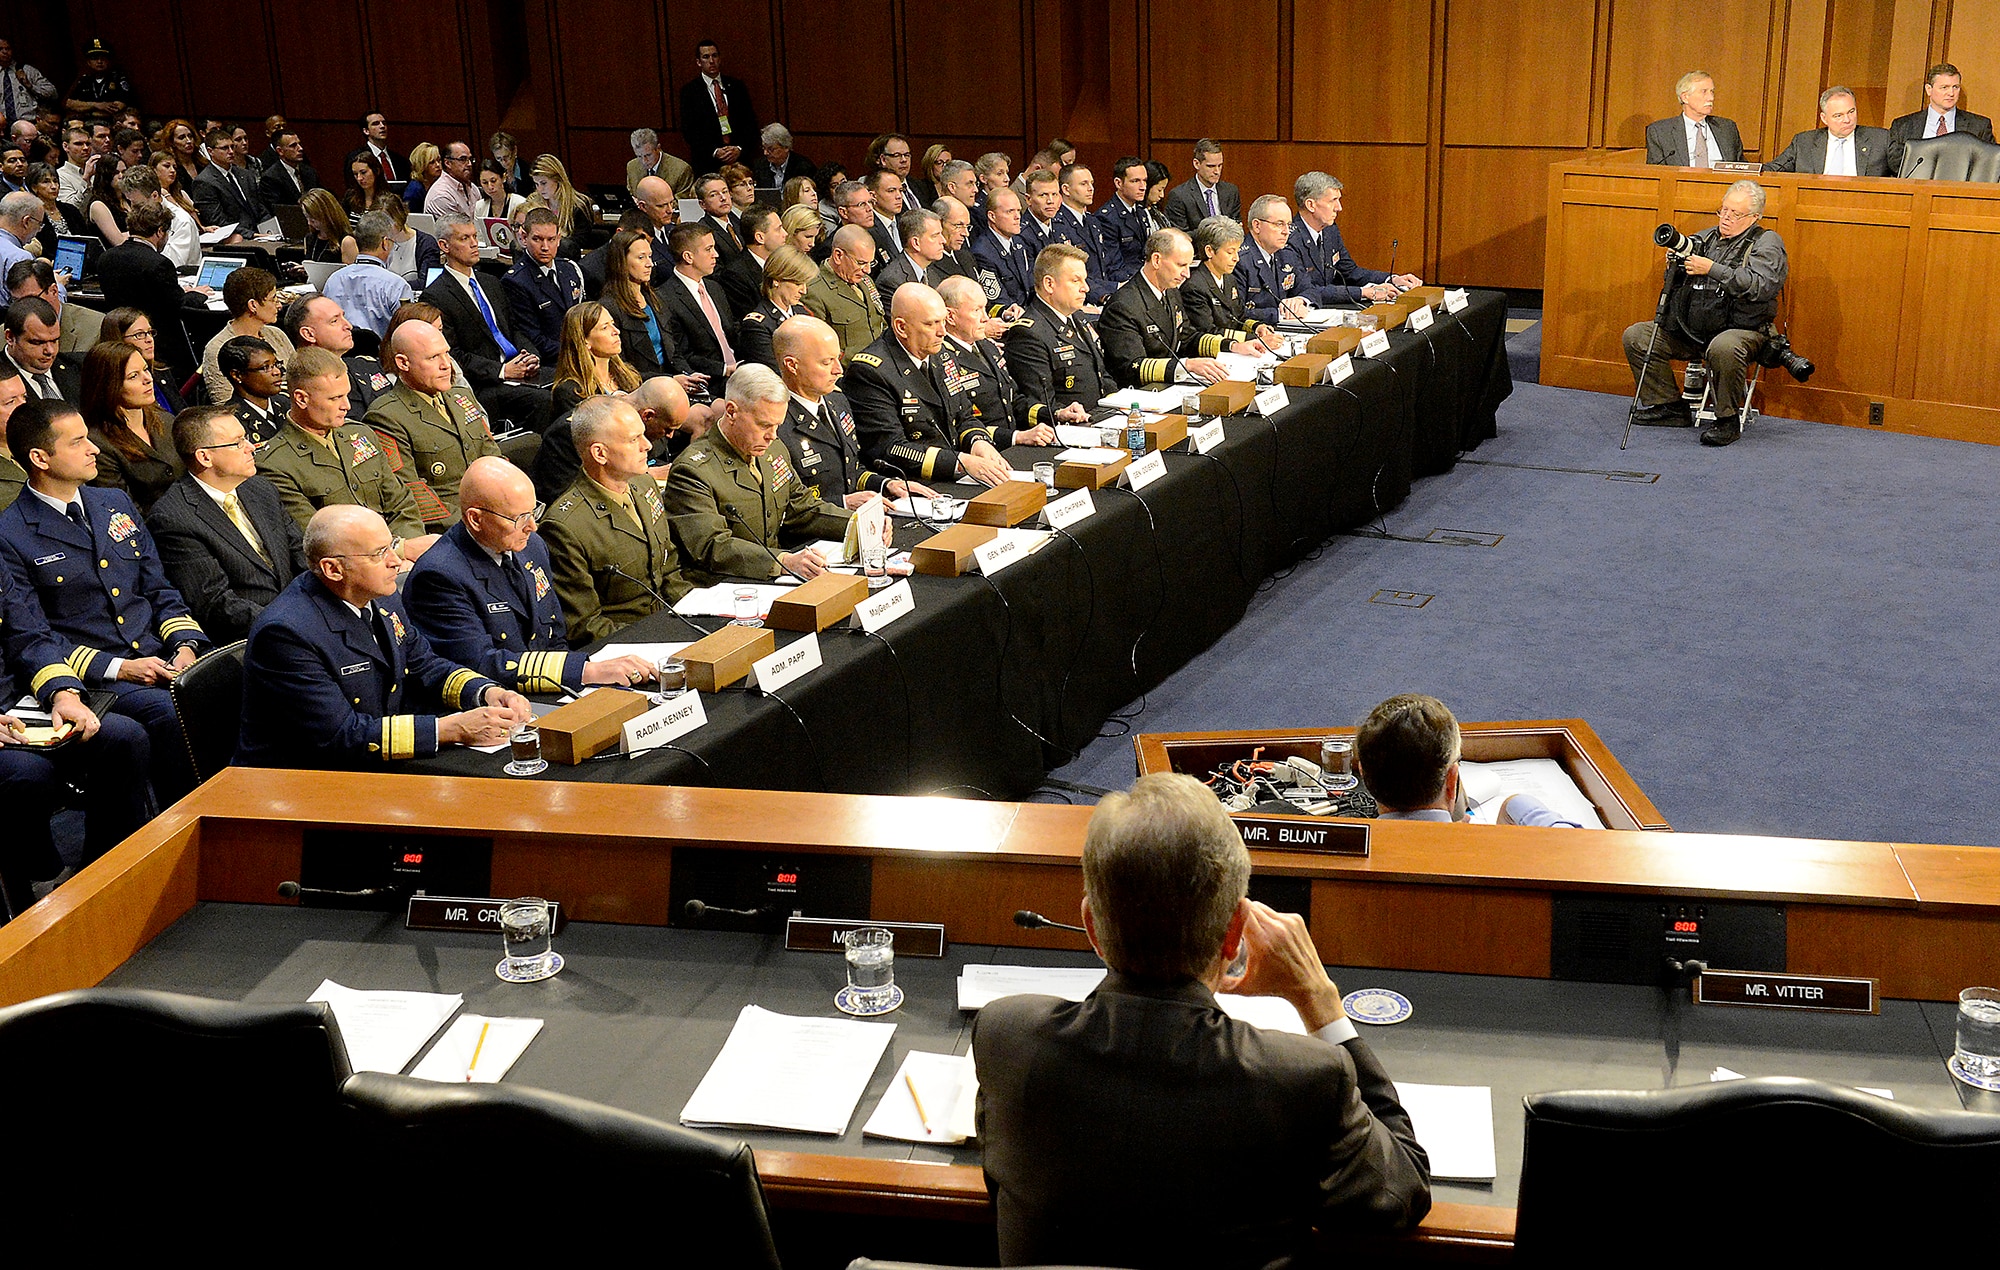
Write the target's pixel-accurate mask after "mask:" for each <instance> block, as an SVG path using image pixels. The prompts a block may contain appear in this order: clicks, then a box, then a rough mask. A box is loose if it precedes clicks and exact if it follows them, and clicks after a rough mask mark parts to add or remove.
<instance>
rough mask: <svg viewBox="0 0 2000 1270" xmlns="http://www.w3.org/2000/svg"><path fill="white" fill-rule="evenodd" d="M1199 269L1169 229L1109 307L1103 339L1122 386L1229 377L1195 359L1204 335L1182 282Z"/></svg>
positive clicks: (1101, 327) (1190, 250) (1211, 362)
mask: <svg viewBox="0 0 2000 1270" xmlns="http://www.w3.org/2000/svg"><path fill="white" fill-rule="evenodd" d="M1266 197H1270V196H1269V195H1266ZM1193 267H1194V243H1193V242H1192V241H1190V240H1189V238H1188V236H1187V235H1186V234H1184V233H1182V232H1181V231H1180V230H1178V229H1163V230H1161V231H1160V232H1159V233H1157V234H1154V235H1153V239H1152V241H1151V242H1149V243H1147V244H1146V263H1145V264H1143V265H1141V266H1140V267H1139V272H1138V273H1137V274H1134V275H1133V277H1132V280H1131V281H1130V282H1127V283H1126V284H1125V285H1124V286H1122V287H1120V288H1118V290H1117V291H1116V292H1115V293H1113V295H1112V297H1111V299H1110V300H1109V301H1107V302H1106V303H1105V305H1104V315H1103V316H1102V317H1100V318H1098V319H1097V334H1098V336H1099V338H1101V339H1102V340H1103V341H1104V360H1105V362H1106V363H1107V364H1108V365H1109V366H1110V367H1111V377H1112V378H1113V379H1116V380H1117V381H1118V385H1119V387H1121V388H1157V387H1159V386H1160V385H1162V384H1171V383H1174V382H1176V381H1178V380H1179V379H1180V376H1181V372H1186V373H1187V375H1188V376H1189V377H1191V378H1193V379H1198V380H1200V381H1201V382H1202V383H1205V384H1212V383H1214V382H1215V381H1216V380H1218V379H1222V378H1224V377H1225V372H1224V371H1223V369H1222V364H1221V363H1220V362H1218V361H1216V360H1215V359H1214V358H1212V357H1193V356H1190V354H1191V353H1193V352H1194V351H1195V346H1196V344H1197V343H1198V342H1199V340H1200V332H1198V331H1196V330H1195V329H1194V325H1193V323H1191V322H1189V321H1188V320H1187V311H1186V310H1185V309H1183V308H1182V307H1181V283H1183V282H1186V281H1187V278H1188V270H1189V269H1191V268H1193Z"/></svg>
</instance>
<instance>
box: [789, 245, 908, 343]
mask: <svg viewBox="0 0 2000 1270" xmlns="http://www.w3.org/2000/svg"><path fill="white" fill-rule="evenodd" d="M874 265H875V239H874V237H873V236H872V235H871V234H869V232H868V231H867V230H866V229H864V228H863V227H862V226H860V225H842V226H841V227H840V228H839V229H837V230H835V231H834V233H833V247H832V250H831V251H829V252H828V253H827V257H826V263H825V264H823V265H821V266H820V267H819V276H818V277H817V278H814V279H813V280H812V281H811V282H808V283H807V284H806V294H805V305H806V309H807V310H808V311H809V312H811V314H812V315H813V316H814V317H816V318H818V319H819V320H820V321H822V322H824V323H826V324H827V325H828V326H831V327H832V328H833V329H834V330H835V331H838V332H839V333H840V360H841V361H843V362H844V361H848V360H851V359H852V358H853V356H854V355H855V354H856V353H858V352H860V351H861V350H862V349H864V348H867V347H868V346H869V345H870V344H873V343H874V342H875V341H876V340H878V339H880V338H882V332H884V331H886V330H888V329H889V318H888V315H887V314H885V313H883V312H882V297H881V296H880V295H878V294H877V293H876V291H875V284H874V282H873V281H872V280H871V279H870V278H869V270H870V269H872V268H874Z"/></svg>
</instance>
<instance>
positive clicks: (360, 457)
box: [347, 432, 382, 466]
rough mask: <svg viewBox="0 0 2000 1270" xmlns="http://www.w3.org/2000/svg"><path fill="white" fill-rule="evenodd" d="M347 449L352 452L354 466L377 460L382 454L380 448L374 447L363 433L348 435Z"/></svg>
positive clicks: (373, 443) (371, 441) (372, 442)
mask: <svg viewBox="0 0 2000 1270" xmlns="http://www.w3.org/2000/svg"><path fill="white" fill-rule="evenodd" d="M347 448H348V449H349V450H350V451H352V452H353V454H354V462H355V464H356V466H359V465H360V464H363V463H366V462H367V461H368V460H370V459H373V458H379V457H381V454H382V448H381V447H380V446H378V445H376V444H375V442H374V441H373V440H372V439H370V437H369V436H368V434H367V433H365V432H350V433H348V434H347Z"/></svg>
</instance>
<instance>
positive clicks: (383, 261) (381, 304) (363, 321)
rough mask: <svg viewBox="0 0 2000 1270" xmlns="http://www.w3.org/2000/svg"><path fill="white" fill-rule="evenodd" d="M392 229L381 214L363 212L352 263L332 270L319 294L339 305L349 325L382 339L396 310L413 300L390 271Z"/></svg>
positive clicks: (406, 285) (356, 229) (356, 228)
mask: <svg viewBox="0 0 2000 1270" xmlns="http://www.w3.org/2000/svg"><path fill="white" fill-rule="evenodd" d="M394 228H395V226H394V225H393V223H392V222H391V221H390V220H389V218H388V217H387V216H386V215H384V214H383V213H381V212H366V213H364V214H363V215H362V217H361V219H360V220H358V221H356V222H355V223H354V249H355V252H356V253H357V254H356V255H355V257H354V263H353V264H351V265H345V266H342V267H341V268H339V269H336V270H334V273H333V276H332V277H330V278H328V279H327V280H326V285H325V286H324V287H321V288H320V293H321V294H322V295H324V296H325V297H326V298H327V299H329V300H331V301H333V302H334V303H335V304H338V305H339V306H340V308H341V311H342V312H344V313H345V314H347V320H348V322H350V323H351V324H353V325H355V326H360V327H366V328H367V329H368V330H371V331H373V332H375V334H376V335H378V336H379V335H381V334H382V333H383V332H384V331H386V330H388V329H389V319H390V318H392V317H394V316H395V315H396V306H397V305H399V304H401V303H403V301H405V300H412V299H415V298H416V292H414V291H412V290H411V289H410V284H409V283H408V282H406V281H405V280H404V279H403V276H402V275H401V274H399V273H396V272H395V271H394V270H392V269H390V268H389V251H390V245H391V244H390V242H389V235H390V233H391V232H392V231H393V230H394Z"/></svg>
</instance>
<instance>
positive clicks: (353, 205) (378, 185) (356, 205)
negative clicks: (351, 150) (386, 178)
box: [341, 159, 383, 216]
mask: <svg viewBox="0 0 2000 1270" xmlns="http://www.w3.org/2000/svg"><path fill="white" fill-rule="evenodd" d="M382 199H383V191H382V174H381V173H380V172H377V171H376V170H375V165H374V164H372V163H370V162H369V161H368V160H366V159H356V160H355V161H354V162H352V163H350V164H348V165H347V195H346V197H345V198H343V199H342V200H341V202H342V203H343V204H344V205H345V206H346V208H347V213H348V215H350V216H359V215H361V213H363V212H372V211H375V210H377V209H378V208H380V207H381V205H382Z"/></svg>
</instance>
